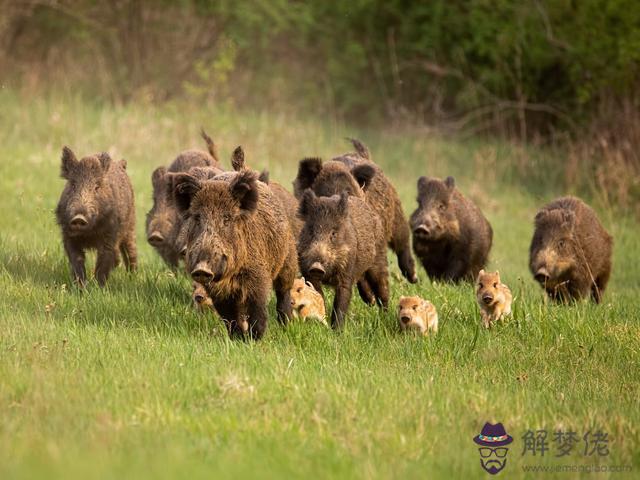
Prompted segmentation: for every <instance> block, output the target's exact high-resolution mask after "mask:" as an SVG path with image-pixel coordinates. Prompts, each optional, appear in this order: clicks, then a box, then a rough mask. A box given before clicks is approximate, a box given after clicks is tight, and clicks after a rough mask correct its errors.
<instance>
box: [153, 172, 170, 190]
mask: <svg viewBox="0 0 640 480" xmlns="http://www.w3.org/2000/svg"><path fill="white" fill-rule="evenodd" d="M166 173H167V169H166V168H165V167H158V168H156V169H155V170H154V171H153V173H152V174H151V186H153V188H158V187H159V186H160V185H161V184H162V182H163V181H164V176H165V174H166Z"/></svg>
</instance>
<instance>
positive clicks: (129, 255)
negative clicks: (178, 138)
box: [56, 147, 137, 286]
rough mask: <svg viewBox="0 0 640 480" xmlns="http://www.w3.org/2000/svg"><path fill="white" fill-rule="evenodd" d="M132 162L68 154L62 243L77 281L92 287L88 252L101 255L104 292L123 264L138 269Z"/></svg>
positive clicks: (59, 215) (60, 217)
mask: <svg viewBox="0 0 640 480" xmlns="http://www.w3.org/2000/svg"><path fill="white" fill-rule="evenodd" d="M125 169H126V162H125V161H124V160H121V161H119V162H114V161H112V160H111V157H110V156H109V154H108V153H98V154H96V155H90V156H87V157H84V158H83V159H82V160H78V159H77V158H76V156H75V154H74V153H73V152H72V151H71V149H70V148H69V147H64V148H63V149H62V168H61V176H62V178H64V179H65V180H67V183H66V185H65V187H64V190H63V191H62V195H61V196H60V201H59V202H58V207H57V208H56V219H57V221H58V224H59V225H60V228H61V230H62V242H63V244H64V249H65V252H66V254H67V257H68V258H69V262H70V263H71V269H72V271H73V276H74V280H75V281H76V282H77V283H78V284H79V285H80V286H84V285H85V283H86V278H87V277H86V271H85V251H86V250H88V249H96V250H97V252H98V256H97V260H96V267H95V277H96V280H97V281H98V283H99V284H100V286H104V284H105V282H106V281H107V278H108V277H109V273H110V272H111V270H113V269H114V268H115V267H116V266H117V265H118V263H119V260H120V254H122V257H123V258H124V262H125V265H126V267H127V269H128V270H130V271H131V270H134V269H135V268H136V263H137V252H136V238H135V210H134V204H133V188H132V187H131V182H130V181H129V176H128V175H127V172H126V170H125Z"/></svg>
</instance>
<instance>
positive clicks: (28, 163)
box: [0, 89, 640, 479]
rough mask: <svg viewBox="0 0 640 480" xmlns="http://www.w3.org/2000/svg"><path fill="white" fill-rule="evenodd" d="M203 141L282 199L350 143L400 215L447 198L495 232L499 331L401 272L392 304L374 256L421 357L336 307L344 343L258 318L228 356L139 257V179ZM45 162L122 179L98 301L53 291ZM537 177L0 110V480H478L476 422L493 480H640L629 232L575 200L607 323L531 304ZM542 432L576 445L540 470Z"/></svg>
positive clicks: (298, 128)
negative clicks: (430, 186)
mask: <svg viewBox="0 0 640 480" xmlns="http://www.w3.org/2000/svg"><path fill="white" fill-rule="evenodd" d="M200 127H204V128H205V129H206V130H207V131H208V133H209V134H211V136H212V137H213V138H214V139H215V140H216V142H217V143H218V145H219V148H220V152H221V154H222V157H223V158H224V159H225V160H226V161H228V159H229V158H230V154H231V151H232V150H233V148H235V147H236V146H237V145H242V146H243V147H244V149H245V152H246V155H247V162H248V163H249V164H250V165H252V166H254V167H255V168H258V169H262V168H268V169H269V171H270V174H271V179H273V180H276V181H279V182H281V183H282V184H283V185H285V186H286V187H288V188H290V186H291V181H292V180H293V178H294V176H295V172H296V167H297V162H298V160H300V159H301V158H302V157H304V156H310V155H318V156H321V157H323V158H325V159H328V158H330V157H331V156H333V155H336V154H340V153H343V152H346V151H349V145H348V143H347V142H346V141H345V140H344V137H345V136H354V137H357V138H360V139H361V140H362V141H363V142H365V143H366V144H367V145H368V146H369V148H370V150H371V152H372V154H373V157H374V160H375V161H377V162H378V163H379V164H380V165H381V166H382V168H383V169H384V170H385V171H386V173H387V174H388V176H389V177H390V178H391V179H392V181H393V182H394V184H395V185H396V188H397V189H398V191H399V194H400V196H401V198H402V201H403V206H404V209H405V213H406V214H407V215H408V214H410V213H411V211H412V210H413V209H414V208H415V194H416V180H417V178H418V177H419V176H420V175H432V176H439V177H443V176H446V175H454V176H455V177H456V181H457V183H458V186H459V187H460V188H461V190H462V191H463V192H464V193H466V194H468V195H469V196H470V197H471V198H473V199H474V200H475V201H477V202H478V204H479V205H480V207H481V208H482V210H483V211H484V213H485V215H486V216H487V218H488V219H489V220H490V222H491V223H492V226H493V229H494V245H493V249H492V252H491V256H490V258H491V260H490V264H489V268H490V269H492V270H495V269H498V270H499V271H500V272H501V275H502V278H503V281H504V282H505V283H507V284H508V285H509V286H510V287H511V289H512V290H513V292H514V295H515V303H514V314H513V318H512V319H510V321H508V322H506V323H505V324H501V325H498V326H497V327H496V328H494V329H492V330H490V331H486V330H484V329H482V328H481V327H480V319H479V312H478V308H477V306H476V303H475V297H474V293H473V287H472V286H471V285H464V284H463V285H445V284H438V283H432V282H430V281H429V280H428V279H427V278H426V276H425V274H424V271H423V270H422V269H421V268H420V269H419V272H420V282H419V283H418V284H417V285H410V284H408V283H407V282H405V281H404V280H402V279H401V277H400V275H399V271H398V268H397V264H396V261H395V258H392V257H391V256H390V257H389V259H390V267H391V286H392V297H391V300H392V302H391V303H392V305H394V304H395V302H397V299H398V298H399V297H400V295H403V294H404V295H407V294H420V295H422V296H424V297H425V298H428V299H430V300H431V301H432V302H433V303H434V304H435V306H436V307H437V309H438V311H439V314H440V331H439V333H438V335H437V336H435V337H430V338H422V337H416V336H412V335H401V334H399V332H398V327H397V323H396V320H395V316H394V313H395V312H394V309H393V308H391V309H390V311H389V312H382V311H380V310H378V309H377V308H370V307H366V306H364V304H363V303H362V302H361V301H360V300H359V298H358V297H357V295H354V297H353V300H352V304H351V308H350V312H349V315H348V318H347V321H346V327H345V329H344V331H341V332H334V331H332V330H329V329H326V328H324V327H323V326H322V325H320V324H318V323H300V322H298V323H292V324H290V325H289V326H287V327H282V326H280V325H279V324H278V323H277V321H275V302H274V301H272V302H271V305H270V322H269V326H268V330H267V333H266V335H265V337H264V339H263V340H262V341H260V342H257V343H254V342H233V341H230V340H228V338H227V336H226V333H225V331H224V329H223V326H222V324H221V322H220V321H219V320H218V319H216V318H215V317H214V316H213V315H201V314H198V313H196V312H195V311H194V309H193V308H192V307H191V305H190V281H189V280H188V278H187V277H186V275H184V274H183V273H181V272H179V273H178V274H177V275H174V274H173V273H172V272H171V271H170V270H168V269H167V268H166V267H165V265H164V264H163V263H162V261H161V259H160V258H159V257H158V256H157V255H156V254H155V253H154V252H153V251H152V249H151V247H150V246H149V245H148V244H147V243H146V241H145V235H144V218H145V214H146V212H147V211H148V210H149V208H150V206H151V181H150V175H151V172H152V170H153V169H154V168H155V167H156V166H159V165H162V164H168V163H169V162H170V161H171V160H172V159H173V158H174V157H175V155H176V154H177V153H178V152H179V151H181V150H183V149H186V148H190V147H201V148H204V145H203V142H202V141H201V139H200V138H199V134H198V132H199V130H200ZM65 144H67V145H69V146H70V147H71V148H73V149H74V151H75V152H76V153H77V154H78V155H84V154H89V153H93V152H96V151H101V150H108V151H109V152H110V153H111V154H112V156H113V157H114V158H122V157H124V158H126V160H127V162H128V167H127V168H128V172H129V174H130V176H131V179H132V182H133V185H134V189H135V201H136V211H137V238H138V249H139V267H140V268H139V270H138V271H137V272H136V273H135V274H128V273H127V272H125V270H124V269H123V268H118V269H117V270H116V271H115V272H114V274H113V275H112V276H111V278H110V280H109V282H108V286H107V287H106V288H105V289H100V288H98V286H97V285H96V284H95V283H91V284H90V285H89V286H88V288H87V289H86V291H84V292H81V291H79V290H78V289H76V288H75V287H74V286H73V285H72V283H71V277H70V271H69V267H68V265H67V261H66V258H65V256H64V253H63V250H62V245H61V242H60V233H59V230H58V227H57V225H56V223H55V218H54V214H53V209H54V208H55V205H56V203H57V200H58V197H59V194H60V192H61V190H62V187H63V180H62V179H60V178H59V168H60V166H59V163H60V150H61V147H62V146H63V145H65ZM548 155H552V154H551V153H549V152H545V151H544V150H542V149H540V150H534V149H527V150H525V149H523V148H522V147H515V146H513V145H509V144H507V143H502V142H498V141H494V142H488V141H483V140H477V139H467V140H464V141H462V140H460V141H457V140H453V139H450V138H443V137H440V136H438V135H436V134H433V133H430V132H428V131H424V130H420V129H418V128H416V129H406V130H403V131H400V130H398V129H393V128H388V129H381V130H380V129H378V130H373V129H371V130H367V129H357V128H352V127H350V126H349V125H344V124H342V123H341V122H336V121H331V120H324V119H322V118H314V117H313V116H312V115H309V116H307V117H306V118H300V117H299V116H293V115H290V114H284V113H277V112H275V113H274V112H260V111H255V112H238V111H235V110H233V109H230V108H216V107H215V106H207V105H193V104H189V103H187V102H184V103H181V102H177V103H167V104H164V105H162V106H157V105H153V104H145V103H135V104H128V105H103V104H100V103H98V102H94V101H91V100H87V99H83V98H81V97H80V96H74V95H73V94H70V93H67V94H65V95H60V96H55V95H52V96H46V95H42V96H34V97H30V96H27V95H22V94H17V93H15V92H12V91H10V90H6V89H4V90H0V193H1V194H2V210H1V211H0V291H1V292H2V293H1V294H0V478H11V479H14V478H15V479H31V478H47V479H55V478H65V479H68V478H96V477H99V478H176V477H188V478H191V479H196V478H212V477H216V476H217V477H224V478H243V477H259V478H282V477H296V478H300V477H306V478H337V477H340V478H390V477H394V478H395V477H398V478H452V477H453V478H474V477H480V476H486V474H485V473H484V472H483V471H482V470H481V468H480V465H479V455H478V451H477V448H476V445H475V444H474V443H473V442H472V437H473V436H474V435H477V434H478V433H479V432H480V429H481V428H482V426H483V425H484V423H485V422H487V421H491V422H492V423H495V422H502V423H503V424H504V426H505V428H506V429H507V432H508V433H509V434H510V435H512V436H513V437H514V440H515V441H514V443H513V444H512V445H511V451H510V452H509V456H508V462H507V467H506V470H505V471H504V473H503V476H508V477H509V478H511V477H523V476H525V477H526V476H528V475H530V476H533V474H527V473H525V472H524V471H523V468H522V467H523V466H525V465H547V466H554V465H564V464H575V465H583V464H586V465H595V464H598V465H627V466H630V467H631V468H632V472H629V471H627V472H626V473H616V474H614V473H611V474H604V475H600V478H604V477H610V478H625V477H631V476H633V474H634V473H635V474H636V475H637V473H638V471H639V470H640V368H639V361H640V324H639V322H638V318H639V316H640V304H639V303H638V298H639V296H640V264H639V263H638V261H637V260H638V258H640V242H639V241H638V238H639V235H640V226H639V225H638V221H637V219H636V218H634V217H632V216H630V215H627V214H625V213H624V212H623V211H620V210H617V209H614V208H604V207H603V205H604V204H603V203H602V202H600V201H598V198H599V197H597V196H595V197H594V198H592V199H591V198H587V200H588V201H590V202H591V203H592V205H593V206H594V207H595V208H596V210H597V212H598V213H599V215H600V218H601V220H602V222H603V224H604V225H605V227H606V228H607V229H608V230H609V232H610V233H611V234H612V235H613V236H614V238H615V246H614V267H613V275H612V280H611V282H610V284H609V289H608V291H607V292H606V295H605V298H604V302H603V303H602V304H601V305H594V304H592V303H589V302H579V303H577V304H573V305H570V306H559V305H554V304H552V303H549V302H546V301H545V300H544V298H543V295H542V291H541V289H540V288H539V287H538V286H537V285H536V284H535V283H534V281H533V279H532V278H531V275H530V273H529V272H528V266H527V265H528V247H529V242H530V240H531V235H532V231H533V217H534V215H535V212H536V211H537V209H538V208H539V207H540V206H542V205H543V204H544V203H546V202H547V201H550V200H552V199H553V198H555V197H557V196H560V195H563V194H565V193H571V192H568V191H566V190H565V189H564V187H563V185H562V181H561V180H560V179H559V178H560V176H561V175H560V172H561V165H562V162H563V159H562V158H561V157H558V158H548ZM523 164H524V165H525V166H524V167H523ZM554 165H557V166H558V167H557V168H552V167H553V166H554ZM523 168H525V170H523ZM90 258H91V260H90V265H91V262H92V261H93V257H90ZM528 430H547V431H548V432H549V437H548V445H549V448H550V450H549V452H547V454H546V455H545V456H543V457H541V456H540V455H539V454H538V455H537V456H535V457H534V456H532V455H531V454H525V455H522V453H523V445H524V444H523V441H522V437H523V435H524V434H525V432H526V431H528ZM558 430H560V431H569V430H572V431H575V432H577V434H578V436H579V437H580V441H579V442H578V444H576V446H575V449H574V451H573V453H572V454H571V455H570V456H568V457H562V458H556V457H555V451H554V443H553V432H555V431H558ZM589 430H591V431H596V430H600V431H602V432H605V433H607V434H608V448H609V454H608V455H607V456H597V455H594V456H587V457H585V456H583V449H584V444H583V442H582V435H583V434H584V433H587V432H588V431H589ZM561 476H562V478H573V477H576V476H580V474H579V473H575V472H574V473H564V474H562V475H561Z"/></svg>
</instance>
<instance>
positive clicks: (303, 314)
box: [291, 278, 328, 326]
mask: <svg viewBox="0 0 640 480" xmlns="http://www.w3.org/2000/svg"><path fill="white" fill-rule="evenodd" d="M291 307H292V308H293V314H294V316H296V317H300V318H301V319H303V320H306V319H307V318H315V319H316V320H318V321H320V323H322V324H323V325H327V319H326V312H325V308H324V299H323V298H322V295H320V294H319V293H318V292H317V291H316V289H315V288H313V285H311V282H307V281H305V279H304V278H296V279H295V280H294V281H293V287H291ZM327 326H328V325H327Z"/></svg>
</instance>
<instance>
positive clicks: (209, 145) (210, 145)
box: [200, 128, 220, 165]
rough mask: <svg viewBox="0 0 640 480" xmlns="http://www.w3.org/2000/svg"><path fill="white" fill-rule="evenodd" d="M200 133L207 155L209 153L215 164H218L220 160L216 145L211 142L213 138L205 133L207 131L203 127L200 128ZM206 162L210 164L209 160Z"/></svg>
mask: <svg viewBox="0 0 640 480" xmlns="http://www.w3.org/2000/svg"><path fill="white" fill-rule="evenodd" d="M200 135H201V136H202V139H203V140H204V142H205V143H206V144H207V151H208V152H209V155H211V157H212V158H213V160H214V161H215V162H216V164H219V163H220V160H219V158H218V147H217V146H216V144H215V143H214V142H213V139H212V138H211V137H210V136H209V135H207V132H205V131H204V128H201V129H200ZM207 164H208V165H211V162H207Z"/></svg>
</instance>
